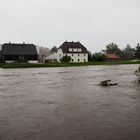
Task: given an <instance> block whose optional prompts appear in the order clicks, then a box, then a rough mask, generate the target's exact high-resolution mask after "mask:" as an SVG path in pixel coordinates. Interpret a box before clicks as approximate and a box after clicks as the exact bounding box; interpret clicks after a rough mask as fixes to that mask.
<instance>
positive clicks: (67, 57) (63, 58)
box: [61, 56, 71, 63]
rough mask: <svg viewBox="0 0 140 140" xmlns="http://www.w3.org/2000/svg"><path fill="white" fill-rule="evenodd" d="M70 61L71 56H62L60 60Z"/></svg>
mask: <svg viewBox="0 0 140 140" xmlns="http://www.w3.org/2000/svg"><path fill="white" fill-rule="evenodd" d="M70 61H71V57H70V56H63V57H62V59H61V62H67V63H68V62H70Z"/></svg>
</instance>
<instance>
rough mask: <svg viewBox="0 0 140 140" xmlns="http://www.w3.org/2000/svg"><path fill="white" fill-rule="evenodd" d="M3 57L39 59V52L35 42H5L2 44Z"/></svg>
mask: <svg viewBox="0 0 140 140" xmlns="http://www.w3.org/2000/svg"><path fill="white" fill-rule="evenodd" d="M1 54H2V59H3V60H5V61H17V60H26V61H28V62H29V61H32V62H33V61H34V62H37V61H38V53H37V49H36V46H35V45H34V44H25V43H23V44H15V43H5V44H3V45H2V51H1Z"/></svg>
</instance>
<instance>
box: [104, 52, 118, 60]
mask: <svg viewBox="0 0 140 140" xmlns="http://www.w3.org/2000/svg"><path fill="white" fill-rule="evenodd" d="M103 57H104V59H105V61H119V60H120V57H118V56H117V55H115V54H108V53H107V54H104V55H103Z"/></svg>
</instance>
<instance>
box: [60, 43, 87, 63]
mask: <svg viewBox="0 0 140 140" xmlns="http://www.w3.org/2000/svg"><path fill="white" fill-rule="evenodd" d="M63 56H70V57H71V62H76V63H80V62H88V51H87V49H86V48H85V47H84V46H83V45H82V44H81V43H80V42H67V41H66V42H64V43H63V44H62V45H61V46H60V47H59V48H58V51H57V61H58V62H59V63H60V61H61V59H62V57H63Z"/></svg>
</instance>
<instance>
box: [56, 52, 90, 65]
mask: <svg viewBox="0 0 140 140" xmlns="http://www.w3.org/2000/svg"><path fill="white" fill-rule="evenodd" d="M66 55H67V56H70V57H71V62H75V63H81V62H88V54H87V53H67V54H66V53H65V54H64V53H63V52H62V49H58V52H57V61H58V62H60V60H61V58H62V57H63V56H66ZM72 60H73V61H72ZM78 60H79V61H78Z"/></svg>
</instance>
